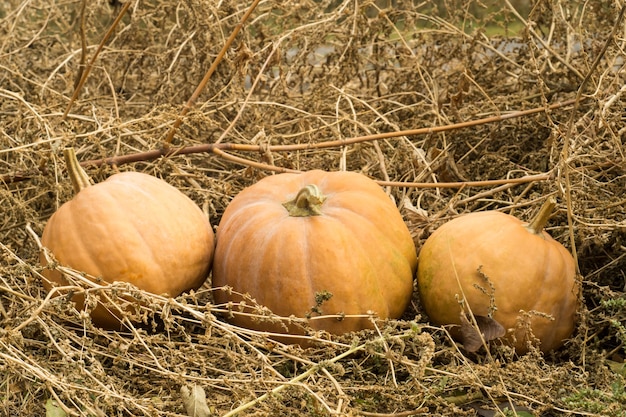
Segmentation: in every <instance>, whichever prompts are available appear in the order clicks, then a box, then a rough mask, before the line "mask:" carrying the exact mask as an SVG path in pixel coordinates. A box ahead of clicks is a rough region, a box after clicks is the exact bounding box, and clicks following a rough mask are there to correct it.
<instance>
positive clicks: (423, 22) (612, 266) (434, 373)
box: [0, 0, 626, 417]
mask: <svg viewBox="0 0 626 417" xmlns="http://www.w3.org/2000/svg"><path fill="white" fill-rule="evenodd" d="M283 3H285V2H282V3H281V2H272V1H266V2H260V3H259V4H258V5H256V7H254V6H255V3H254V2H243V1H240V0H227V1H220V2H208V1H199V0H185V1H182V2H167V1H163V0H148V1H141V2H134V3H129V4H127V3H124V2H118V1H108V2H104V1H98V2H87V1H86V0H84V1H69V2H54V1H51V0H32V1H28V2H18V1H16V0H6V1H4V2H2V3H1V4H0V207H1V208H2V213H1V214H2V215H1V216H0V254H1V256H0V324H1V326H0V414H2V415H7V416H15V415H46V416H66V415H67V416H70V415H72V416H73V415H77V416H154V415H159V416H196V417H199V416H206V415H220V416H229V415H234V414H236V413H239V414H238V415H249V416H266V415H269V416H274V415H282V416H301V415H311V416H330V415H339V416H410V415H416V416H417V415H434V416H437V415H442V416H451V415H455V416H494V415H515V413H517V415H520V416H528V415H535V416H570V415H580V416H589V415H598V416H620V417H622V416H626V411H624V410H625V409H626V390H625V389H624V386H625V384H624V382H625V381H624V380H625V378H626V365H625V362H624V359H625V356H626V350H625V347H624V346H625V343H626V298H625V294H624V293H625V286H626V273H625V271H626V200H625V199H624V190H625V189H626V162H625V158H624V155H625V153H626V148H625V143H626V124H625V123H624V122H625V120H626V112H625V109H626V99H625V95H626V88H624V85H625V82H626V70H625V68H624V56H625V54H624V50H625V46H626V39H625V38H624V36H625V33H626V26H625V23H624V19H623V17H624V16H623V12H624V7H626V6H624V5H622V4H620V3H619V2H615V1H607V0H589V1H586V2H582V1H567V2H564V1H561V0H545V1H544V0H541V1H532V2H525V1H517V2H509V1H506V2H495V1H487V2H478V1H473V0H457V1H434V0H426V1H423V2H413V1H404V0H397V1H370V2H354V1H348V0H332V1H331V0H297V1H293V2H289V6H285V5H283ZM127 6H129V7H127ZM249 10H250V11H251V14H250V15H249V16H247V15H246V12H247V11H249ZM118 16H121V19H120V20H119V22H116V17H118ZM242 22H243V24H241V23H242ZM231 35H234V38H233V40H234V42H232V44H231V45H230V46H229V47H226V48H225V46H226V45H227V41H228V39H229V37H231ZM223 48H225V54H222V53H221V51H222V49H223ZM214 64H215V65H214ZM212 66H213V67H214V71H213V70H211V71H210V69H211V68H213V67H212ZM81 77H82V79H81ZM203 79H204V80H203ZM66 147H73V148H75V150H76V153H77V155H78V158H79V160H80V161H81V163H82V165H83V166H84V168H85V170H86V172H87V173H88V175H89V176H90V177H91V178H92V179H93V181H94V182H100V181H103V180H104V179H106V178H107V177H109V176H110V175H113V174H115V173H116V172H120V171H140V172H145V173H148V174H151V175H154V176H157V177H159V178H162V179H163V180H164V181H166V182H168V183H169V184H172V185H174V186H175V187H177V188H178V189H179V190H181V191H182V192H183V193H185V194H186V195H187V196H189V197H190V198H191V199H192V200H193V201H195V202H196V203H197V204H198V206H199V207H201V208H202V209H203V211H204V212H205V213H206V215H207V216H208V217H209V219H210V222H211V224H212V225H213V227H214V228H217V225H218V224H219V221H220V218H221V215H222V213H223V212H224V210H225V208H226V207H227V206H228V204H229V202H230V201H231V200H232V199H233V197H234V196H236V195H237V193H238V192H239V191H241V190H242V189H243V188H245V187H247V186H249V185H252V184H254V183H255V182H256V181H258V180H259V179H261V178H263V177H265V176H268V175H275V174H277V173H280V172H284V171H305V170H310V169H324V170H328V171H337V170H349V171H354V172H359V173H362V174H364V175H367V176H368V177H370V178H372V179H374V180H376V181H378V182H379V184H380V185H381V187H383V189H384V190H385V191H386V192H387V193H388V194H389V196H390V197H391V198H392V199H393V201H394V202H395V203H396V205H397V206H398V209H399V210H400V212H401V214H402V215H403V218H404V220H405V222H406V224H407V226H408V227H409V229H410V231H411V233H412V236H413V238H414V241H415V244H416V248H417V250H418V251H419V249H420V247H421V246H422V244H423V242H424V241H425V240H426V239H427V238H428V236H430V234H431V233H432V232H433V231H434V230H435V229H436V228H437V227H438V226H440V225H441V224H443V223H444V222H446V221H448V220H451V219H453V218H455V217H457V216H460V215H463V214H465V213H469V212H476V211H484V210H499V211H503V212H506V213H509V214H513V215H515V216H517V217H519V218H521V219H523V220H530V218H532V216H533V215H534V214H535V213H536V212H537V211H538V210H539V208H540V207H541V205H542V203H543V202H544V201H545V200H546V199H547V198H548V197H550V196H554V197H556V199H557V201H558V207H557V210H555V212H554V214H553V216H552V217H551V218H550V221H549V223H548V227H547V229H546V230H547V231H548V232H549V233H550V234H551V235H552V236H553V237H554V238H555V239H556V240H557V241H559V242H560V243H561V244H563V245H564V246H565V247H566V248H567V249H568V250H569V251H571V253H572V254H573V255H575V258H576V261H577V266H578V269H579V274H578V281H579V283H580V285H581V289H582V297H581V301H580V308H579V313H578V318H577V325H576V328H575V331H574V333H573V334H572V336H571V338H570V339H568V340H567V341H566V343H565V344H564V345H563V346H562V347H561V348H559V349H557V350H555V351H552V352H548V353H545V354H544V353H542V352H540V351H539V350H538V349H533V350H531V352H529V353H528V354H526V355H522V356H520V355H517V354H516V353H515V352H514V351H513V350H512V349H511V348H509V347H507V346H505V345H502V344H500V343H498V342H497V341H495V342H491V343H489V346H488V347H487V348H485V347H483V348H481V349H480V350H478V351H477V352H475V353H469V352H467V351H466V350H465V349H464V348H463V346H462V345H461V344H459V343H458V342H456V341H454V340H453V339H452V338H451V337H450V335H449V332H448V331H447V329H446V328H444V327H441V326H435V325H433V324H432V323H431V320H430V319H429V317H428V316H427V315H426V314H425V313H424V311H423V310H422V308H421V305H420V299H419V294H418V292H417V291H415V292H414V294H413V298H412V301H411V303H410V306H409V307H408V309H407V311H406V312H405V314H404V315H403V317H401V318H399V319H397V320H376V319H374V318H373V320H374V322H375V326H376V327H375V329H370V330H363V331H361V332H356V333H350V334H346V335H341V336H332V335H328V334H324V333H312V336H311V337H312V338H313V339H315V340H316V341H317V344H315V345H314V346H311V347H308V348H306V349H305V348H301V347H299V346H293V345H285V344H282V343H279V342H276V341H272V340H271V339H268V338H267V337H265V335H262V334H254V333H251V332H249V331H247V330H245V329H240V328H237V327H235V326H233V325H232V324H230V323H228V322H227V321H226V320H225V319H224V317H223V314H222V313H223V312H224V306H219V305H215V304H214V303H213V295H212V292H213V291H219V289H216V290H214V289H212V288H211V286H210V284H211V281H210V277H209V279H208V280H207V282H206V283H205V285H204V286H202V287H201V288H200V289H199V290H197V291H195V292H193V293H192V294H185V295H182V296H180V297H177V298H175V299H167V298H163V297H157V296H153V295H151V294H148V293H145V292H142V291H139V290H137V289H135V288H132V287H128V286H124V284H113V285H110V286H106V287H105V288H104V289H102V290H100V291H101V292H100V294H102V295H108V296H110V297H113V299H115V297H117V294H119V293H121V292H130V293H132V294H134V295H135V296H136V297H137V298H140V299H142V300H143V301H144V304H143V307H142V308H141V309H140V311H139V313H138V317H135V318H136V319H139V320H140V322H141V323H139V324H137V325H136V326H135V327H133V328H132V329H128V331H124V332H114V331H107V330H103V329H99V328H96V327H94V326H93V325H92V324H91V321H90V319H89V316H88V314H86V313H85V312H80V311H77V310H76V308H74V305H73V303H71V302H70V301H69V297H68V296H63V297H48V294H47V293H46V291H45V290H44V288H43V286H42V284H41V271H42V267H41V266H40V263H39V254H40V246H39V245H40V237H41V234H42V231H43V228H44V226H45V224H46V222H47V220H48V218H49V217H50V216H51V215H52V213H54V211H55V210H56V209H57V208H58V207H59V206H60V205H61V204H63V203H64V202H66V201H68V200H69V199H71V198H72V194H73V190H72V185H71V183H70V182H69V181H68V179H67V176H66V170H65V162H64V160H63V156H62V155H63V149H64V148H66ZM111 238H112V239H114V238H115V237H114V236H112V237H111ZM163 251H167V248H163ZM59 268H64V267H62V266H59ZM65 270H67V269H65ZM77 272H80V271H77ZM81 285H82V286H85V285H88V284H84V283H83V284H80V283H79V282H76V287H75V288H74V291H82V289H83V287H81ZM537 291H559V289H555V288H544V287H542V288H537ZM513 409H515V411H512V410H513Z"/></svg>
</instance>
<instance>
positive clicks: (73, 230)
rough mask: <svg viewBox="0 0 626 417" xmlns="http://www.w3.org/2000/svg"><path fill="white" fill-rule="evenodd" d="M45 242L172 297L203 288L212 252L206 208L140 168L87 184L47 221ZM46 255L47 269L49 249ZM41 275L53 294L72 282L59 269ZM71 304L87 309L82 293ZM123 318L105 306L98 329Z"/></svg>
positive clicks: (89, 268)
mask: <svg viewBox="0 0 626 417" xmlns="http://www.w3.org/2000/svg"><path fill="white" fill-rule="evenodd" d="M41 242H42V245H43V246H44V247H46V248H48V249H49V250H50V251H51V252H52V253H53V254H54V257H55V259H56V260H57V261H58V262H59V263H60V264H61V265H65V266H69V267H71V268H73V269H75V270H77V271H83V272H86V273H87V274H90V275H93V276H94V277H96V278H101V279H102V280H104V281H105V283H106V282H108V283H112V282H114V281H120V282H129V283H131V284H133V285H135V286H137V287H138V288H140V289H142V290H145V291H148V292H151V293H153V294H159V295H167V296H170V297H176V296H178V295H180V294H181V293H183V292H185V291H188V290H191V289H197V288H198V287H200V286H201V285H202V283H203V282H204V281H205V280H206V278H207V275H208V274H209V270H210V265H211V261H212V257H213V252H214V235H213V231H212V230H211V226H210V224H209V222H208V220H207V219H206V216H205V215H204V214H203V213H202V211H201V210H200V208H199V207H198V206H197V205H196V204H195V203H194V202H193V201H192V200H191V199H189V198H188V197H187V196H185V195H184V194H183V193H181V192H180V191H178V190H177V189H176V188H174V187H173V186H171V185H169V184H168V183H166V182H165V181H162V180H160V179H158V178H156V177H153V176H150V175H147V174H142V173H138V172H124V173H119V174H115V175H112V176H111V177H109V178H108V179H107V180H106V181H104V182H101V183H99V184H96V185H93V186H89V187H86V188H83V189H82V190H81V191H80V192H78V194H76V195H75V196H74V198H73V199H72V200H70V201H68V202H66V203H65V204H63V205H62V206H61V207H60V208H59V209H58V210H57V211H56V212H55V213H54V214H53V215H52V217H51V218H50V219H49V220H48V223H47V224H46V227H45V229H44V232H43V236H42V240H41ZM40 259H41V263H42V264H43V265H44V266H45V265H46V259H45V257H44V256H43V254H42V255H41V257H40ZM43 275H44V277H45V278H46V279H45V280H44V281H43V285H44V288H45V289H46V290H47V291H49V290H50V289H51V288H52V286H53V285H67V281H66V279H65V278H64V277H63V275H62V274H61V273H60V272H59V271H58V270H54V269H44V270H43ZM73 301H74V302H75V303H76V307H77V308H78V309H79V310H80V309H82V308H83V304H84V296H83V295H82V294H78V293H77V294H76V295H75V296H74V298H73ZM109 307H111V306H109ZM121 315H122V312H120V311H109V310H107V309H106V308H105V307H104V306H103V305H102V304H99V305H98V306H96V307H95V308H94V309H93V310H92V314H91V317H92V320H93V322H94V324H96V325H97V326H100V327H104V328H108V329H119V328H120V326H121V323H120V319H119V317H121Z"/></svg>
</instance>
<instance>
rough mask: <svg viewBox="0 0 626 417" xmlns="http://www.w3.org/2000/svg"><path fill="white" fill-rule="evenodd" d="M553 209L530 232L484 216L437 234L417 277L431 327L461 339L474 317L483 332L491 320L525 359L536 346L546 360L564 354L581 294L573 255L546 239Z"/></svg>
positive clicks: (517, 223)
mask: <svg viewBox="0 0 626 417" xmlns="http://www.w3.org/2000/svg"><path fill="white" fill-rule="evenodd" d="M554 206H555V202H554V201H553V200H550V201H549V202H548V203H547V204H546V205H544V207H543V208H542V210H541V211H540V213H539V214H538V216H537V217H536V218H535V220H534V221H533V222H531V223H530V224H526V223H524V222H522V221H521V220H519V219H517V218H516V217H514V216H511V215H508V214H505V213H501V212H498V211H485V212H476V213H470V214H466V215H462V216H460V217H457V218H456V219H454V220H451V221H449V222H447V223H445V224H443V225H442V226H441V227H439V228H438V229H437V230H436V231H435V232H434V233H433V234H432V235H431V236H430V237H429V238H428V239H427V240H426V242H425V243H424V245H423V247H422V249H421V251H420V254H419V266H418V273H417V282H418V290H419V295H420V299H421V301H422V305H423V308H424V310H425V312H426V314H427V315H428V317H429V318H430V320H431V321H432V322H434V323H435V324H438V325H455V326H453V327H451V330H452V334H453V335H455V336H456V337H458V338H459V339H462V334H461V332H460V331H459V329H461V328H463V326H468V325H469V324H470V323H471V322H473V321H472V320H471V316H470V315H469V312H470V311H471V313H473V315H474V316H475V317H476V318H478V319H480V320H478V325H479V327H480V326H481V324H486V326H485V329H488V327H489V326H487V324H488V323H489V318H492V319H493V320H495V322H497V323H499V324H500V325H501V326H502V327H503V329H502V330H503V331H502V333H501V334H500V335H502V336H504V337H503V340H504V341H505V342H506V343H508V344H510V345H512V346H513V347H514V348H515V350H516V352H518V353H520V354H523V353H525V352H527V351H528V342H529V341H534V340H535V339H537V340H538V341H539V347H540V349H541V350H542V351H544V352H547V351H550V350H552V349H555V348H557V347H559V346H561V345H562V343H563V342H564V341H565V340H566V339H567V338H568V337H570V335H571V334H572V331H573V329H574V325H575V320H576V310H577V307H578V304H579V300H578V298H579V293H580V290H579V284H578V282H577V279H576V268H575V263H574V259H573V257H572V255H571V253H570V252H569V251H568V250H567V249H566V248H565V247H564V246H563V245H562V244H561V243H559V242H557V241H556V240H554V239H553V238H552V237H550V235H548V233H547V232H545V231H543V227H544V225H545V223H546V222H547V220H548V218H549V216H550V213H551V212H552V210H553V208H554ZM485 329H482V328H481V331H484V330H485ZM488 332H489V331H488ZM531 335H532V337H531ZM474 342H476V341H474ZM479 343H480V341H479ZM474 346H475V348H476V349H477V348H478V347H479V346H480V345H474ZM469 350H475V349H469Z"/></svg>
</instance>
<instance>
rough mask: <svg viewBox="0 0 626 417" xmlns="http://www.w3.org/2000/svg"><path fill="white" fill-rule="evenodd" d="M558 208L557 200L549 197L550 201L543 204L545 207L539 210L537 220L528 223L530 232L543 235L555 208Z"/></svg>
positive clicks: (527, 227)
mask: <svg viewBox="0 0 626 417" xmlns="http://www.w3.org/2000/svg"><path fill="white" fill-rule="evenodd" d="M555 207H556V199H555V198H554V197H552V196H551V197H548V199H547V200H546V201H545V203H543V206H541V208H540V209H539V213H537V215H536V216H535V218H534V219H533V220H532V221H531V222H530V223H528V225H527V226H526V229H528V231H529V232H531V233H534V234H536V235H541V232H543V228H544V227H546V224H547V223H548V220H549V219H550V216H551V215H552V212H553V211H554V208H555Z"/></svg>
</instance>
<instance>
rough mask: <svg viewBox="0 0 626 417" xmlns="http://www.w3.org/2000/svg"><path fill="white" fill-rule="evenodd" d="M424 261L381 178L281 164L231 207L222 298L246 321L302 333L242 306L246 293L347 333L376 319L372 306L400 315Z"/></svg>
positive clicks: (220, 259)
mask: <svg viewBox="0 0 626 417" xmlns="http://www.w3.org/2000/svg"><path fill="white" fill-rule="evenodd" d="M416 267H417V256H416V250H415V246H414V243H413V240H412V238H411V235H410V233H409V231H408V229H407V227H406V225H405V224H404V222H403V219H402V217H401V215H400V213H399V211H398V210H397V208H396V206H395V205H394V204H393V203H392V201H391V199H390V198H389V197H388V196H387V195H386V194H385V193H384V192H383V190H382V189H381V188H380V186H379V185H378V184H376V183H375V182H374V181H372V180H371V179H369V178H368V177H366V176H364V175H361V174H358V173H353V172H324V171H320V170H315V171H309V172H306V173H302V174H291V173H286V174H278V175H274V176H269V177H266V178H264V179H262V180H260V181H259V182H257V183H256V184H254V185H252V186H250V187H248V188H247V189H245V190H243V191H242V192H241V193H239V194H238V195H237V196H236V197H235V198H234V199H233V200H232V202H231V203H230V204H229V206H228V207H227V209H226V210H225V212H224V214H223V217H222V219H221V222H220V224H219V227H218V231H217V246H216V252H215V261H214V264H213V286H214V287H216V290H215V291H214V296H215V300H216V302H217V303H220V304H222V303H228V302H233V304H231V307H232V314H231V316H230V318H231V320H232V322H233V323H234V324H236V325H239V326H243V327H247V328H251V329H255V330H261V331H269V332H279V333H285V334H300V331H299V330H298V329H297V328H296V327H295V326H289V325H288V324H283V325H277V324H272V323H270V322H267V321H259V320H258V319H255V318H253V317H251V316H249V315H247V313H254V309H251V308H248V307H246V308H241V307H238V306H237V305H236V303H238V302H239V301H241V297H239V296H238V295H237V294H238V293H239V294H248V295H249V296H251V297H252V298H253V299H254V300H256V302H257V303H258V304H259V305H261V306H265V307H268V308H269V309H270V310H271V311H272V312H273V313H274V314H276V315H279V316H283V317H289V316H295V317H298V318H309V320H308V324H309V325H310V326H311V327H312V328H314V329H318V330H326V331H328V332H331V333H334V334H341V333H345V332H350V331H356V330H361V329H365V328H370V327H371V321H370V319H369V318H368V317H367V315H368V314H375V315H377V316H378V317H380V318H397V317H399V316H401V315H402V313H403V312H404V310H405V308H406V307H407V304H408V302H409V300H410V298H411V294H412V290H413V278H414V274H415V271H416ZM223 286H229V287H231V288H232V289H233V292H229V291H224V290H221V289H219V287H223ZM250 304H251V303H250V301H248V302H247V305H248V306H249V305H250ZM242 313H244V314H242ZM323 315H334V317H331V318H323V319H320V318H319V317H320V316H323ZM350 315H361V316H362V317H359V318H353V317H349V316H350ZM281 339H282V340H284V341H288V342H290V341H295V342H298V343H300V342H301V341H300V340H298V338H297V337H295V338H293V339H290V338H289V337H285V338H281Z"/></svg>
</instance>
